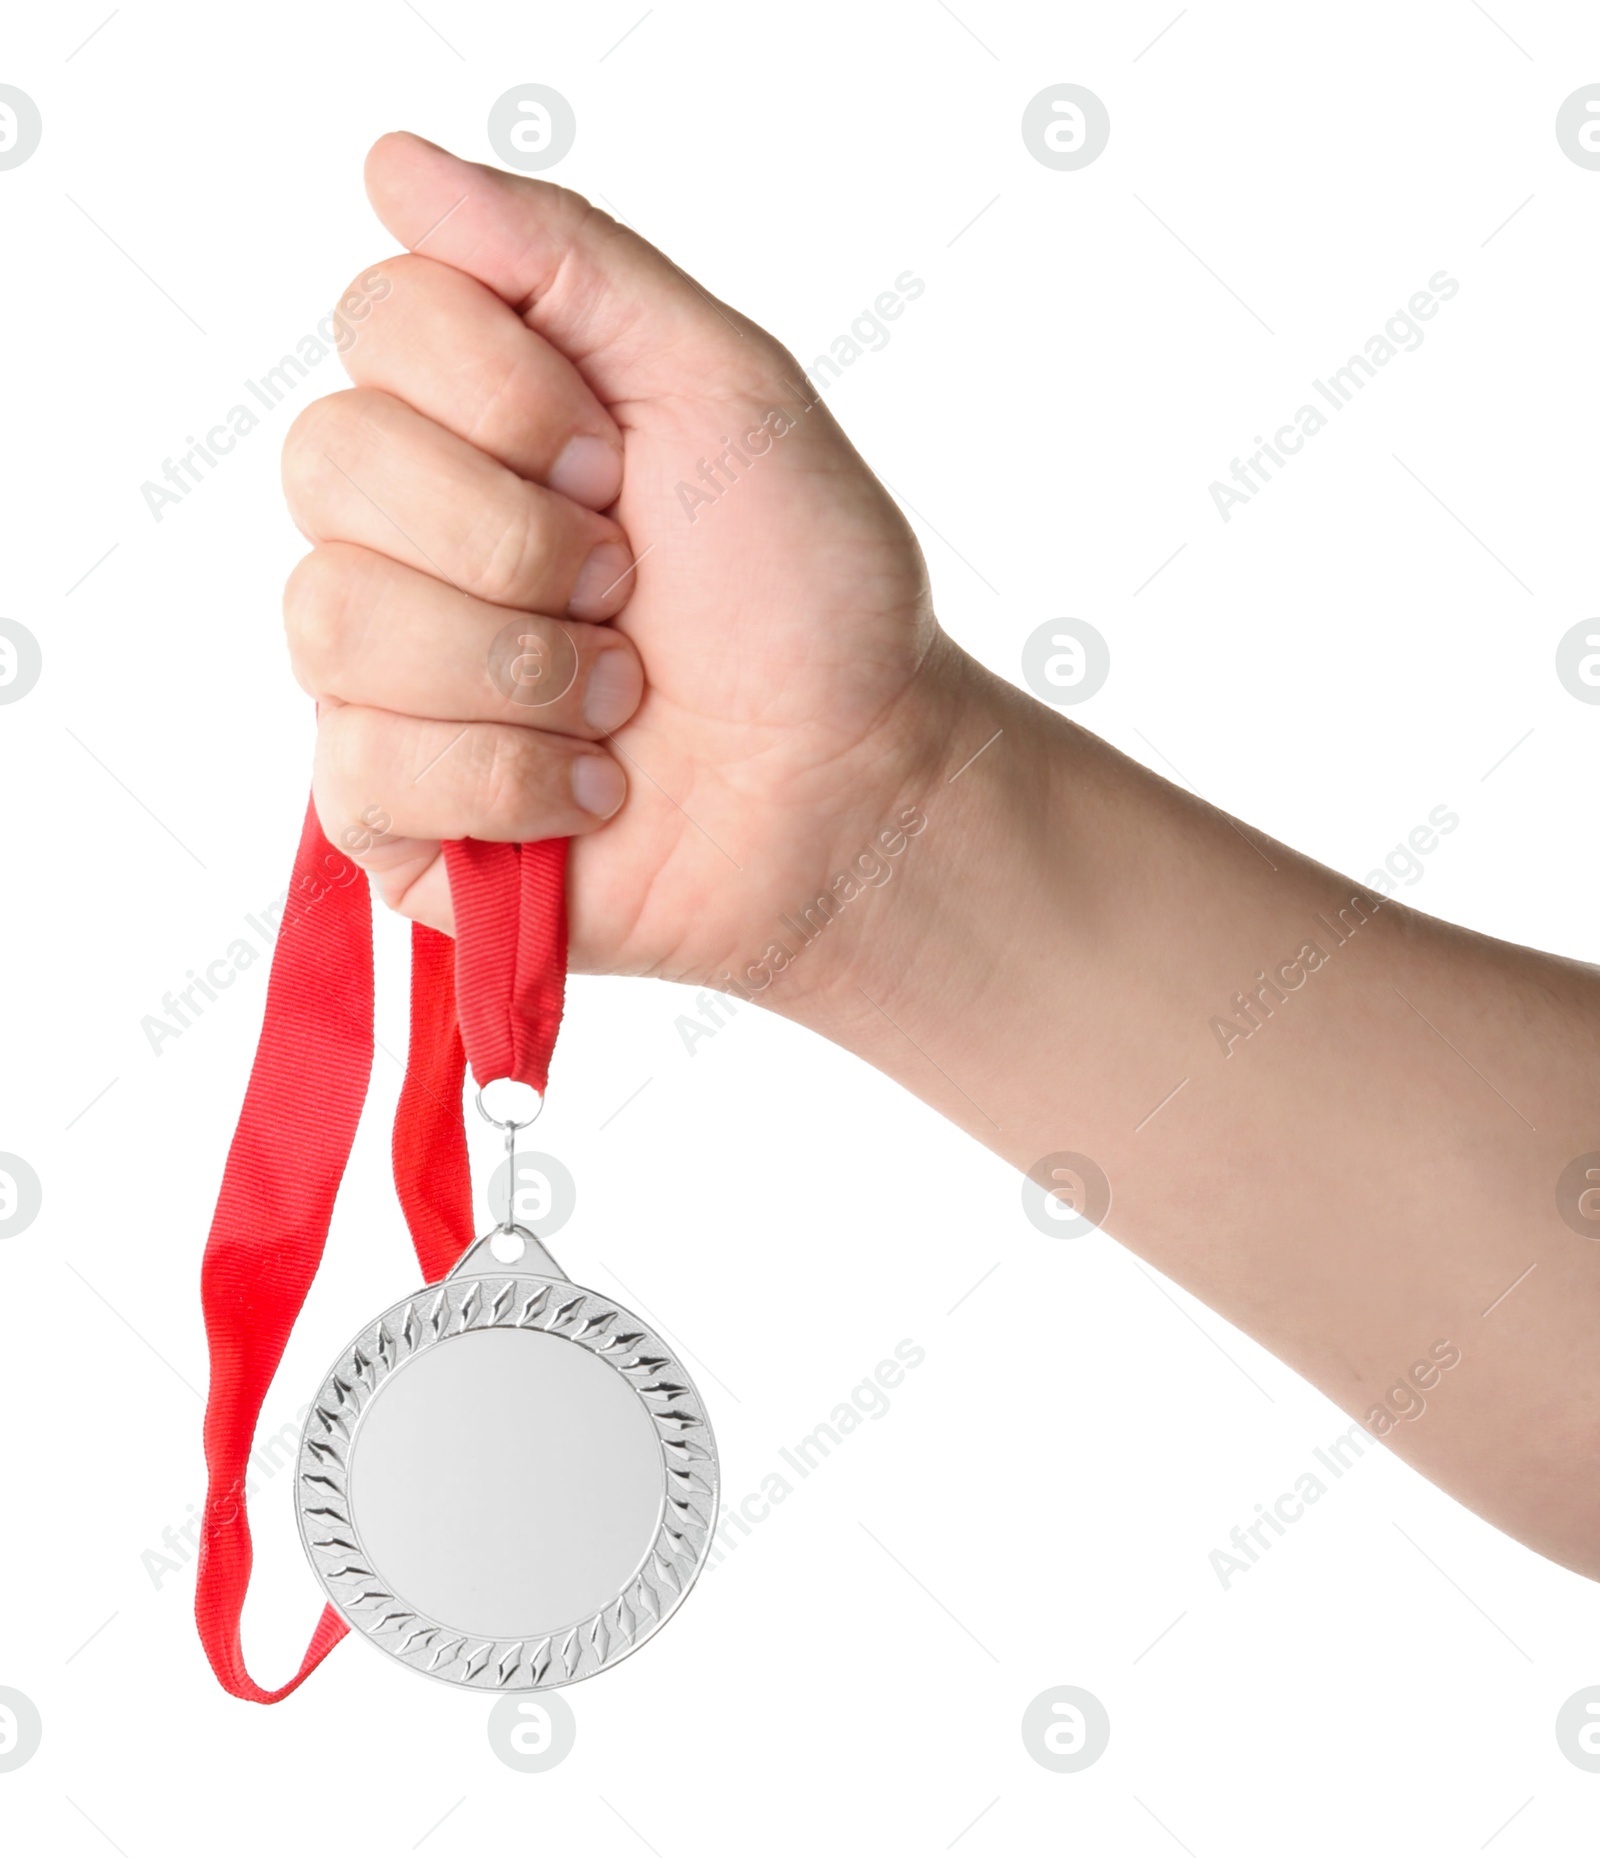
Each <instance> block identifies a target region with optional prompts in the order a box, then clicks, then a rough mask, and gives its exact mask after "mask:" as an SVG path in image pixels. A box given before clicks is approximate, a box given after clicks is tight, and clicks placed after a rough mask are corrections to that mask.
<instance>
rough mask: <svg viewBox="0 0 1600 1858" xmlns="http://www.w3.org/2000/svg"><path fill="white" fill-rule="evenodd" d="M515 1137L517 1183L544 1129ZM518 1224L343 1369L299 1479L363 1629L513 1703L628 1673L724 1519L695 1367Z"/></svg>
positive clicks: (304, 1522) (328, 1570) (419, 1298)
mask: <svg viewBox="0 0 1600 1858" xmlns="http://www.w3.org/2000/svg"><path fill="white" fill-rule="evenodd" d="M479 1109H480V1110H483V1104H482V1096H481V1093H480V1097H479ZM483 1114H484V1115H485V1117H486V1118H488V1112H487V1111H483ZM488 1120H491V1121H493V1120H494V1119H493V1118H488ZM529 1120H531V1119H529ZM497 1126H498V1127H501V1128H503V1129H505V1131H506V1148H507V1152H508V1154H510V1155H512V1157H513V1168H512V1171H511V1180H512V1182H513V1183H514V1182H515V1178H516V1177H515V1168H514V1143H515V1139H516V1130H517V1129H518V1128H519V1127H523V1126H525V1125H523V1124H512V1123H505V1122H501V1123H498V1124H497ZM513 1212H514V1206H513V1205H510V1204H508V1207H507V1218H506V1221H505V1222H504V1223H503V1224H502V1225H501V1226H499V1227H497V1228H496V1229H495V1230H494V1231H493V1232H491V1233H489V1234H488V1235H487V1236H486V1237H484V1238H481V1239H479V1240H477V1241H476V1243H474V1244H473V1245H472V1246H470V1247H469V1248H468V1250H467V1251H466V1253H465V1254H464V1255H463V1257H462V1258H461V1260H460V1262H459V1263H458V1264H457V1265H456V1267H455V1269H454V1270H453V1271H452V1272H451V1273H450V1275H449V1276H448V1277H446V1278H445V1279H443V1281H442V1282H440V1283H438V1284H434V1285H431V1286H429V1287H428V1288H427V1289H425V1290H420V1291H418V1292H417V1293H416V1294H415V1295H414V1296H411V1297H407V1298H405V1299H403V1300H402V1301H401V1302H399V1303H396V1304H394V1305H392V1306H391V1307H390V1308H389V1309H387V1310H385V1311H384V1312H383V1314H382V1315H381V1316H380V1317H378V1318H377V1320H376V1321H375V1322H372V1323H369V1324H368V1325H367V1327H366V1328H365V1329H363V1330H362V1332H361V1333H360V1335H358V1336H357V1337H356V1338H355V1340H354V1341H353V1342H352V1343H351V1344H350V1346H349V1347H348V1348H346V1349H345V1350H344V1351H343V1353H342V1354H341V1355H340V1356H339V1358H338V1359H337V1360H336V1361H335V1362H334V1364H333V1367H332V1368H331V1369H330V1371H329V1373H328V1375H327V1378H326V1379H325V1380H324V1382H323V1384H322V1388H321V1391H320V1392H319V1394H318V1395H317V1398H316V1400H315V1402H314V1403H313V1406H312V1410H311V1413H310V1415H309V1416H308V1418H307V1421H306V1425H305V1430H304V1433H303V1434H302V1438H301V1445H300V1457H299V1463H298V1466H297V1472H296V1479H295V1494H296V1503H297V1508H298V1512H299V1520H300V1535H301V1539H302V1541H303V1542H304V1543H305V1549H306V1554H307V1556H308V1557H309V1559H310V1562H311V1565H312V1568H313V1569H314V1570H315V1572H316V1575H317V1579H318V1580H319V1581H320V1582H321V1583H322V1586H323V1588H324V1589H325V1590H326V1592H327V1595H328V1598H329V1600H330V1601H331V1602H332V1604H333V1606H334V1607H335V1608H336V1610H337V1611H338V1612H339V1613H340V1614H341V1616H342V1617H343V1618H344V1619H345V1620H346V1621H347V1622H348V1623H349V1625H350V1626H351V1627H352V1628H354V1630H355V1631H357V1632H359V1633H361V1634H362V1635H363V1636H364V1637H366V1638H368V1639H370V1640H371V1641H372V1643H373V1644H374V1645H376V1646H378V1647H379V1648H380V1650H382V1651H385V1652H387V1653H388V1654H389V1655H390V1656H391V1657H393V1658H397V1659H399V1661H400V1662H401V1663H402V1664H405V1665H409V1666H410V1667H411V1669H412V1670H414V1671H421V1672H423V1673H424V1674H425V1675H427V1676H429V1677H436V1678H441V1679H443V1680H444V1681H445V1682H446V1683H451V1684H460V1685H465V1686H468V1687H469V1688H472V1689H475V1690H486V1691H495V1692H500V1691H516V1690H548V1689H551V1688H553V1687H555V1686H557V1685H561V1684H570V1683H574V1682H576V1681H578V1680H580V1679H582V1678H586V1677H592V1676H593V1675H594V1674H595V1673H596V1672H598V1671H604V1670H606V1669H608V1668H609V1667H610V1666H612V1665H614V1664H616V1663H618V1662H619V1661H620V1660H621V1659H623V1658H625V1657H627V1655H628V1654H629V1653H630V1652H632V1651H634V1650H635V1649H636V1648H637V1647H638V1646H640V1645H642V1644H643V1643H644V1642H645V1640H646V1639H648V1638H650V1637H652V1636H653V1635H654V1634H655V1633H656V1632H657V1631H658V1630H659V1628H660V1627H661V1626H662V1624H663V1623H664V1622H665V1621H666V1620H667V1619H668V1618H669V1617H670V1616H671V1615H672V1614H673V1613H674V1612H675V1611H676V1610H677V1608H678V1607H679V1605H680V1604H681V1603H682V1601H683V1598H684V1596H685V1595H686V1594H687V1593H688V1591H689V1589H690V1587H691V1586H693V1584H694V1581H695V1577H696V1576H697V1575H698V1574H699V1572H700V1569H701V1567H702V1565H703V1564H704V1561H705V1557H706V1554H707V1551H708V1550H709V1548H710V1546H711V1537H712V1532H713V1530H714V1528H715V1526H716V1519H717V1489H718V1480H717V1452H716V1443H715V1440H714V1439H713V1437H712V1432H711V1425H710V1422H709V1420H708V1419H707V1417H706V1411H705V1407H704V1404H703V1403H702V1401H701V1399H700V1396H699V1394H698V1392H697V1391H696V1389H695V1387H694V1383H693V1382H692V1381H691V1380H690V1378H689V1376H688V1374H687V1373H686V1372H685V1370H684V1368H683V1366H682V1365H681V1363H680V1362H679V1361H678V1360H677V1358H676V1356H675V1355H674V1354H673V1352H672V1350H671V1349H670V1348H668V1346H667V1345H666V1343H664V1342H663V1341H662V1340H661V1338H660V1337H659V1336H658V1335H656V1334H655V1332H654V1331H653V1330H652V1329H651V1328H650V1327H649V1325H648V1324H647V1323H644V1322H641V1321H640V1319H639V1318H638V1317H636V1316H634V1315H633V1314H632V1313H631V1312H630V1311H628V1310H626V1309H624V1308H623V1307H622V1306H621V1305H620V1304H618V1303H617V1302H616V1301H615V1300H614V1299H613V1298H611V1297H608V1296H604V1295H602V1294H601V1293H600V1292H598V1291H594V1290H585V1289H583V1288H582V1287H581V1286H580V1285H577V1284H572V1283H569V1282H568V1281H567V1280H566V1279H565V1278H564V1277H563V1276H562V1275H561V1272H560V1269H559V1268H558V1267H557V1265H556V1264H555V1262H554V1260H553V1259H552V1258H551V1257H550V1255H549V1253H548V1252H547V1251H545V1249H544V1247H543V1246H542V1245H541V1244H540V1243H539V1241H538V1239H537V1238H535V1237H534V1235H533V1234H532V1233H531V1232H529V1231H528V1230H527V1229H526V1228H524V1227H522V1226H518V1225H515V1224H513V1223H512V1214H513ZM512 1254H515V1255H512ZM508 1260H509V1261H508Z"/></svg>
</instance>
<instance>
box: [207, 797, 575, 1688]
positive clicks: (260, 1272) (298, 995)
mask: <svg viewBox="0 0 1600 1858" xmlns="http://www.w3.org/2000/svg"><path fill="white" fill-rule="evenodd" d="M566 849H567V848H566V841H565V840H564V839H550V840H545V841H542V842H541V843H539V844H536V845H491V844H486V843H481V842H479V841H476V840H470V839H469V840H464V841H462V842H460V843H458V844H450V845H447V846H446V847H445V863H446V868H447V870H448V872H449V876H450V894H451V900H452V904H453V906H454V909H455V916H456V939H455V941H454V942H452V940H451V939H450V937H448V936H444V935H440V934H438V933H437V932H436V931H434V930H431V929H425V928H423V927H422V926H421V925H420V924H418V925H415V926H414V927H413V930H412V940H411V1043H410V1049H409V1051H408V1053H407V1059H406V1075H405V1083H404V1085H403V1086H402V1088H401V1092H400V1102H399V1107H398V1109H397V1110H396V1113H395V1124H394V1147H393V1156H394V1178H395V1187H396V1190H397V1192H398V1194H399V1197H400V1204H401V1207H402V1209H403V1210H404V1213H405V1217H406V1224H407V1226H408V1227H409V1229H410V1232H411V1239H412V1243H413V1245H414V1246H415V1248H416V1253H417V1261H418V1263H419V1264H420V1265H421V1267H422V1274H423V1278H424V1280H425V1281H426V1282H428V1283H430V1284H432V1283H436V1282H437V1281H438V1280H439V1279H440V1278H441V1277H443V1276H444V1275H445V1273H446V1272H447V1271H449V1270H450V1268H451V1267H452V1266H453V1265H454V1264H455V1263H456V1261H457V1259H459V1258H460V1256H461V1254H462V1253H463V1252H464V1251H465V1250H466V1248H467V1246H468V1245H470V1244H471V1243H472V1240H473V1237H474V1232H473V1225H472V1186H471V1180H470V1177H469V1174H468V1170H467V1143H466V1133H465V1130H464V1128H463V1126H462V1117H461V1093H462V1083H463V1077H464V1073H465V1070H466V1065H467V1061H468V1060H469V1059H470V1061H471V1065H472V1073H473V1076H474V1077H475V1078H476V1079H477V1081H478V1083H479V1085H480V1086H482V1085H484V1084H487V1083H489V1082H491V1081H492V1080H493V1079H495V1078H500V1077H511V1078H516V1079H517V1080H518V1081H519V1082H521V1083H526V1084H532V1085H533V1087H534V1088H535V1089H536V1090H539V1091H541V1092H542V1091H543V1090H544V1088H545V1085H546V1082H547V1079H548V1075H549V1065H550V1054H551V1050H552V1049H553V1047H554V1045H555V1040H556V1033H557V1031H558V1029H559V1027H560V1024H561V1007H562V1000H563V996H564V992H565V983H566V970H567V934H566V910H565V898H564V880H565V871H566ZM372 1052H373V984H372V906H371V902H370V898H369V895H368V889H367V881H366V877H365V875H364V874H363V872H362V871H361V869H360V867H359V866H358V865H356V864H354V863H353V862H352V861H351V860H350V859H348V858H346V857H345V856H344V855H343V854H342V853H340V852H337V851H335V850H334V848H333V847H332V846H331V845H330V844H329V843H328V841H327V839H326V838H324V836H323V833H322V828H321V826H320V825H319V824H318V822H317V816H316V811H315V808H314V807H308V808H307V809H306V819H305V826H304V829H303V830H302V832H301V835H300V848H299V851H298V853H297V854H296V857H295V863H294V876H293V878H292V879H291V882H290V888H289V899H288V903H287V905H286V907H285V910H284V916H283V924H282V928H281V930H280V932H279V936H278V942H277V946H276V948H275V949H274V951H273V956H272V977H271V980H270V981H269V983H268V986H267V1008H266V1016H265V1018H264V1020H263V1022H262V1027H261V1038H260V1041H259V1043H258V1044H257V1047H256V1057H255V1064H254V1067H253V1068H252V1070H251V1073H250V1083H249V1086H248V1088H247V1089H246V1091H245V1099H244V1107H243V1109H242V1110H241V1112H240V1115H239V1124H238V1128H237V1130H236V1131H235V1133H234V1138H233V1145H232V1147H231V1148H230V1149H229V1151H228V1165H227V1168H226V1170H225V1172H224V1174H223V1177H222V1191H221V1193H220V1195H219V1196H218V1199H217V1210H216V1214H215V1216H214V1218H213V1219H212V1222H211V1234H210V1237H209V1238H208V1239H207V1241H206V1250H205V1259H204V1262H203V1263H202V1265H201V1269H200V1295H201V1301H202V1304H203V1306H204V1309H205V1321H206V1342H207V1346H208V1348H209V1350H210V1355H211V1383H210V1388H209V1392H208V1395H207V1399H206V1417H205V1454H206V1471H207V1488H206V1507H205V1521H204V1526H203V1528H202V1531H201V1536H200V1561H199V1570H198V1576H197V1584H196V1588H195V1621H196V1624H197V1625H198V1626H199V1629H200V1642H201V1644H202V1645H203V1646H204V1647H205V1652H206V1656H207V1657H208V1658H209V1659H210V1660H211V1668H212V1670H213V1671H215V1672H216V1674H217V1679H218V1681H219V1682H220V1683H221V1685H222V1687H223V1689H224V1690H227V1691H229V1692H231V1693H232V1695H234V1696H236V1697H243V1698H244V1699H246V1700H247V1701H248V1702H251V1703H276V1702H278V1701H279V1700H280V1699H281V1698H283V1697H286V1696H288V1695H289V1693H290V1692H291V1691H292V1690H295V1689H297V1688H298V1687H299V1686H300V1685H301V1684H302V1683H304V1682H305V1680H306V1678H308V1677H309V1676H310V1675H311V1673H312V1672H313V1671H314V1670H315V1669H316V1668H317V1666H318V1665H319V1664H320V1663H321V1662H322V1660H323V1659H324V1658H325V1657H326V1656H327V1655H328V1653H329V1652H330V1651H331V1650H332V1649H333V1647H334V1646H335V1645H337V1644H338V1642H339V1641H340V1639H342V1638H343V1637H344V1635H345V1633H346V1632H347V1631H348V1630H349V1628H348V1627H347V1626H346V1625H345V1623H344V1621H343V1620H342V1619H341V1618H340V1617H339V1615H338V1613H336V1612H335V1611H334V1609H333V1608H332V1607H331V1606H328V1607H324V1609H323V1613H322V1618H321V1619H320V1621H319V1622H318V1624H317V1628H316V1631H315V1632H314V1633H313V1634H312V1637H311V1643H310V1644H309V1645H308V1646H307V1648H306V1653H305V1656H304V1658H303V1659H302V1660H301V1662H300V1668H299V1670H298V1671H297V1672H296V1673H295V1675H294V1676H293V1677H291V1678H290V1679H289V1681H288V1682H287V1683H286V1684H281V1685H280V1686H279V1687H278V1688H277V1689H276V1690H264V1689H262V1687H261V1686H260V1685H259V1684H257V1683H256V1682H255V1680H254V1679H253V1678H252V1677H251V1676H250V1674H249V1672H248V1671H247V1670H246V1669H245V1663H244V1653H243V1649H242V1647H241V1645H240V1639H239V1619H240V1615H241V1613H242V1611H243V1609H244V1599H245V1593H246V1591H247V1590H248V1588H249V1585H250V1565H251V1559H252V1551H251V1544H250V1523H249V1516H248V1512H247V1507H246V1501H245V1485H246V1479H247V1476H248V1469H247V1467H248V1461H249V1457H250V1450H251V1446H252V1443H253V1441H254V1438H255V1429H256V1421H257V1420H258V1418H259V1417H260V1414H261V1405H262V1402H263V1401H264V1400H265V1398H266V1394H267V1389H268V1387H269V1386H270V1385H271V1384H272V1377H273V1375H274V1374H275V1373H276V1372H277V1369H278V1363H279V1362H280V1361H281V1360H282V1358H283V1351H284V1347H285V1345H286V1344H287V1342H288V1340H289V1334H290V1331H291V1330H292V1329H293V1327H294V1324H295V1319H296V1318H297V1317H298V1316H299V1314H300V1310H301V1307H302V1305H303V1304H304V1303H305V1299H306V1293H307V1292H308V1291H309V1290H310V1288H311V1281H312V1279H313V1278H314V1277H315V1276H316V1273H317V1266H318V1265H319V1264H320V1263H321V1260H322V1251H323V1246H324V1245H325V1243H326V1241H327V1237H328V1225H329V1222H330V1220H331V1219H332V1217H333V1205H334V1199H335V1196H336V1195H337V1193H338V1191H339V1183H340V1181H341V1179H342V1178H343V1176H344V1170H345V1164H346V1163H347V1162H348V1160H349V1158H350V1146H351V1143H352V1142H353V1141H354V1140H355V1133H356V1125H357V1123H358V1122H359V1121H360V1119H361V1109H362V1105H363V1104H364V1102H365V1101H366V1095H367V1085H368V1082H369V1079H370V1076H371V1071H372Z"/></svg>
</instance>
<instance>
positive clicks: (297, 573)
mask: <svg viewBox="0 0 1600 1858" xmlns="http://www.w3.org/2000/svg"><path fill="white" fill-rule="evenodd" d="M352 566H353V564H352V563H351V562H350V561H349V559H348V558H347V555H346V551H344V550H343V549H340V548H337V547H322V548H315V549H313V550H312V551H311V553H310V554H309V555H306V556H304V557H302V559H301V560H299V561H298V562H296V563H295V565H294V568H293V569H292V570H291V572H290V574H289V578H288V580H287V581H286V582H285V583H284V589H283V627H284V632H285V634H286V636H287V638H288V642H289V663H290V666H291V668H292V669H293V671H294V675H295V677H296V679H297V680H298V682H299V683H300V685H301V687H302V689H304V690H305V691H307V692H308V693H309V694H310V695H311V696H313V697H316V696H323V695H326V694H328V693H329V690H330V687H331V686H332V684H333V683H334V682H335V681H336V678H337V674H338V671H339V669H340V667H341V665H342V664H343V662H344V660H345V658H346V657H347V655H348V653H349V650H350V647H351V645H352V643H353V642H354V641H353V636H352V635H353V626H352V601H353V594H354V577H353V575H352V572H351V569H352Z"/></svg>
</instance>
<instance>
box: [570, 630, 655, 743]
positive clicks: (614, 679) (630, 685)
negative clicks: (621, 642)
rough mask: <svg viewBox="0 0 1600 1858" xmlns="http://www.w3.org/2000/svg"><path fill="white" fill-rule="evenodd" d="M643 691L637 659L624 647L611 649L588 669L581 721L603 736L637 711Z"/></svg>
mask: <svg viewBox="0 0 1600 1858" xmlns="http://www.w3.org/2000/svg"><path fill="white" fill-rule="evenodd" d="M643 692H644V672H643V671H642V670H641V669H640V667H639V660H638V659H637V658H635V657H634V655H633V653H632V652H630V651H627V650H626V649H624V648H623V647H621V646H613V647H612V648H611V649H610V650H609V651H604V652H602V653H601V654H600V656H599V657H598V658H597V659H596V660H595V661H594V664H593V665H592V666H591V667H590V670H589V682H588V684H587V685H586V686H585V688H584V692H583V720H584V721H585V722H586V723H587V724H588V725H589V727H590V728H591V729H598V730H600V731H601V732H602V733H603V734H604V733H609V732H610V731H611V730H613V729H620V728H621V727H622V725H623V724H624V723H625V722H626V721H627V720H628V718H629V717H630V716H631V715H632V714H633V713H634V711H635V710H636V709H638V707H639V698H640V696H641V695H642V694H643Z"/></svg>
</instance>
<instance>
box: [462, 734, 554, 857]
mask: <svg viewBox="0 0 1600 1858" xmlns="http://www.w3.org/2000/svg"><path fill="white" fill-rule="evenodd" d="M548 762H549V754H548V751H547V750H546V749H545V747H544V745H543V744H542V743H541V742H540V741H539V739H538V738H537V736H535V735H534V734H533V732H532V731H531V730H527V729H518V728H496V729H489V730H486V731H485V732H484V747H483V754H482V757H481V765H480V768H479V774H478V791H479V806H478V810H479V811H480V812H481V814H482V817H483V822H484V825H485V826H486V827H487V828H488V831H489V834H490V836H492V837H494V838H504V839H517V838H522V837H524V836H526V835H527V833H528V832H530V831H531V830H533V829H534V828H533V826H532V823H531V822H532V821H533V820H534V817H535V814H536V812H537V801H538V796H539V794H540V792H541V790H542V789H543V787H544V786H545V785H546V784H547V781H548V777H549V767H548Z"/></svg>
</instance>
